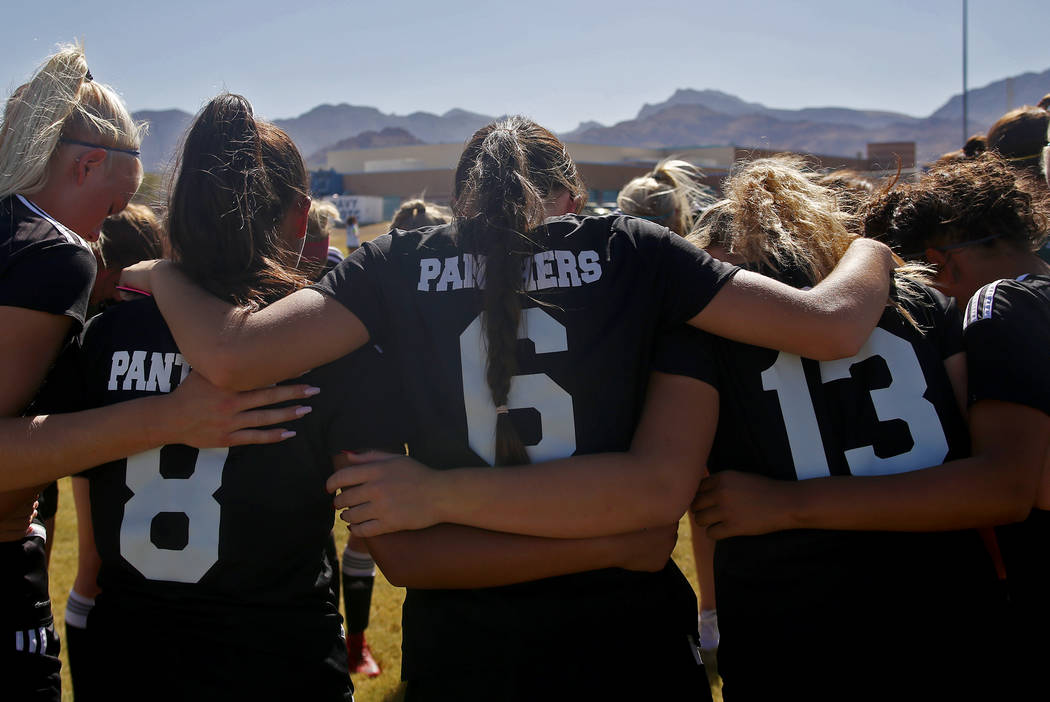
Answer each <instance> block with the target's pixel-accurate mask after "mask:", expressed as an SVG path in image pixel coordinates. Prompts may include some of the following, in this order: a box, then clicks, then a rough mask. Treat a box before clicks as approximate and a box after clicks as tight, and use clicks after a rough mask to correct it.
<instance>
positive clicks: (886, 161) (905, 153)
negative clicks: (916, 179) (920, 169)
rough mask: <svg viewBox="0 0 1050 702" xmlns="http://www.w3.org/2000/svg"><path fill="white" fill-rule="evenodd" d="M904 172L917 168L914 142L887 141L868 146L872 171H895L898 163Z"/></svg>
mask: <svg viewBox="0 0 1050 702" xmlns="http://www.w3.org/2000/svg"><path fill="white" fill-rule="evenodd" d="M898 161H900V167H901V169H904V170H911V169H914V168H915V142H914V141H885V142H881V143H877V144H868V163H869V169H870V170H872V171H895V170H897V162H898Z"/></svg>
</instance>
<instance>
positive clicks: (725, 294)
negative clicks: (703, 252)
mask: <svg viewBox="0 0 1050 702" xmlns="http://www.w3.org/2000/svg"><path fill="white" fill-rule="evenodd" d="M891 269H892V255H891V253H890V251H889V249H888V248H887V247H886V246H884V245H883V244H880V243H878V242H874V241H870V240H867V239H858V240H857V241H855V242H854V243H853V244H852V245H851V246H850V248H849V250H848V251H847V252H846V254H845V255H844V256H843V257H842V259H841V260H840V261H839V264H838V265H837V266H836V267H835V269H834V270H833V271H832V272H831V273H830V274H829V275H828V276H827V277H826V278H825V279H824V280H823V281H821V282H820V284H818V285H817V286H815V287H813V288H812V289H810V290H797V289H795V288H792V287H790V286H788V285H784V284H783V283H779V282H777V281H774V280H772V279H769V278H766V277H764V276H761V275H758V274H756V273H750V272H748V271H741V272H740V273H738V274H737V275H736V276H734V278H733V279H732V280H730V281H729V282H728V283H727V284H726V285H725V286H724V287H723V288H722V290H721V291H719V293H718V295H716V296H715V298H714V299H713V300H712V301H711V302H710V304H708V306H707V307H706V308H704V310H703V311H702V312H701V313H700V314H698V315H697V316H696V317H694V318H693V319H692V320H690V324H692V325H694V326H697V327H699V328H701V329H705V330H707V331H709V332H712V333H714V334H718V335H719V336H724V337H726V338H728V339H733V340H735V341H741V342H744V343H749V344H754V345H757V346H764V347H767V348H774V349H780V350H783V351H788V352H790V353H795V354H798V355H800V356H805V357H807V358H814V359H817V360H833V359H837V358H845V357H848V356H852V355H853V354H855V353H856V352H857V351H858V350H859V349H860V347H861V346H863V344H864V342H865V341H866V340H867V339H868V337H869V336H870V335H871V332H872V330H873V329H874V328H875V325H876V324H877V323H878V320H879V317H880V316H881V315H882V312H883V310H884V308H885V306H886V303H887V301H888V298H889V280H890V273H891Z"/></svg>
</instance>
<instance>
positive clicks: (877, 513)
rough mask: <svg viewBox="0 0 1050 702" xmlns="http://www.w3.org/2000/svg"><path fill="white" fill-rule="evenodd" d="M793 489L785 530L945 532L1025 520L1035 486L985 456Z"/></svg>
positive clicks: (809, 483) (811, 482) (825, 480)
mask: <svg viewBox="0 0 1050 702" xmlns="http://www.w3.org/2000/svg"><path fill="white" fill-rule="evenodd" d="M785 487H786V488H787V489H788V491H789V492H792V493H794V494H793V497H792V501H791V504H792V505H793V506H792V507H791V508H790V509H789V510H788V511H786V512H785V523H784V524H783V528H784V529H843V530H862V531H945V530H951V529H967V528H973V527H982V526H991V525H995V524H1005V523H1009V522H1014V521H1018V520H1020V519H1023V518H1024V517H1025V516H1026V515H1027V514H1028V512H1029V511H1030V510H1031V508H1032V503H1033V501H1034V490H1033V488H1032V486H1031V485H1030V484H1029V482H1028V481H1026V480H1024V479H1020V480H1017V479H1011V478H1010V477H1009V476H1003V475H1001V473H1000V471H998V470H997V466H996V461H995V460H994V459H992V458H991V457H988V456H981V457H974V458H967V459H962V460H959V461H953V462H952V463H949V464H945V465H941V466H936V467H933V468H927V469H924V470H918V471H913V472H910V473H901V474H898V475H891V476H877V477H859V478H856V477H833V478H822V479H818V480H806V481H800V482H798V483H791V484H785Z"/></svg>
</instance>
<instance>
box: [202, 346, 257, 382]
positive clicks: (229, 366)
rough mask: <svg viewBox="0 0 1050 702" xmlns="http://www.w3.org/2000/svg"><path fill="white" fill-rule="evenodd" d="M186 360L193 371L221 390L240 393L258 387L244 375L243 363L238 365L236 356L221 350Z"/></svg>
mask: <svg viewBox="0 0 1050 702" xmlns="http://www.w3.org/2000/svg"><path fill="white" fill-rule="evenodd" d="M188 360H189V362H190V366H191V367H192V368H193V369H194V370H196V371H198V372H199V373H200V374H201V375H203V376H204V377H205V378H207V379H208V381H209V382H210V383H211V384H212V385H215V386H216V387H220V388H222V389H223V390H231V391H241V390H253V389H255V388H257V387H259V383H253V382H252V381H251V379H250V378H249V377H248V376H247V375H246V374H245V372H244V370H245V369H244V363H243V362H241V363H238V358H237V356H236V354H234V353H230V352H228V351H225V350H223V349H221V348H219V349H214V350H213V351H211V352H210V353H207V354H205V355H203V356H201V357H199V358H192V359H188ZM241 360H242V361H243V359H241Z"/></svg>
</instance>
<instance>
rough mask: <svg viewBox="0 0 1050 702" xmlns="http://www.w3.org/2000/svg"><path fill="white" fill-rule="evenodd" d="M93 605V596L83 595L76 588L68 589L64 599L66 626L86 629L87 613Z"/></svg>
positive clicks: (89, 612)
mask: <svg viewBox="0 0 1050 702" xmlns="http://www.w3.org/2000/svg"><path fill="white" fill-rule="evenodd" d="M94 606H95V598H94V597H84V596H83V595H81V594H80V593H79V592H77V591H76V590H70V591H69V599H68V600H66V626H71V627H74V628H77V629H87V620H88V615H89V614H91V609H92V608H93V607H94Z"/></svg>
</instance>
